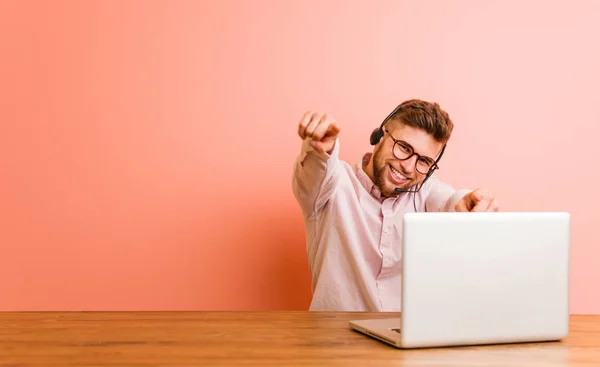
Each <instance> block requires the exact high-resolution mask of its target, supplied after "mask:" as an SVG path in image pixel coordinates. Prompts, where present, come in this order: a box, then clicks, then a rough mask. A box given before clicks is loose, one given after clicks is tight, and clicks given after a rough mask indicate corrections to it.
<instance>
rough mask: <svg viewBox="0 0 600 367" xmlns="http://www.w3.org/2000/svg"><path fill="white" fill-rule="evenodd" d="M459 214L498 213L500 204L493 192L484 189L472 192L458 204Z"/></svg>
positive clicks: (456, 208)
mask: <svg viewBox="0 0 600 367" xmlns="http://www.w3.org/2000/svg"><path fill="white" fill-rule="evenodd" d="M454 210H456V211H457V212H497V211H498V210H500V208H499V207H498V202H497V201H496V199H495V198H494V196H493V195H492V193H491V192H489V191H488V190H484V189H477V190H474V191H471V192H470V193H468V194H467V195H465V196H463V197H462V199H460V200H459V201H458V203H456V206H455V207H454Z"/></svg>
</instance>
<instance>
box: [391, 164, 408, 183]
mask: <svg viewBox="0 0 600 367" xmlns="http://www.w3.org/2000/svg"><path fill="white" fill-rule="evenodd" d="M390 168H391V169H392V174H393V175H394V176H395V177H396V178H398V179H399V180H406V177H404V176H402V174H401V173H400V172H398V171H397V170H396V169H395V168H394V167H392V166H390Z"/></svg>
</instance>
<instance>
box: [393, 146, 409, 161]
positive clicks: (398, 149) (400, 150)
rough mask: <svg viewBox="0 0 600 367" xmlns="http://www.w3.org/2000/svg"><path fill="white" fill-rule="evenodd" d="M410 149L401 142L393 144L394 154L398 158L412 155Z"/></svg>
mask: <svg viewBox="0 0 600 367" xmlns="http://www.w3.org/2000/svg"><path fill="white" fill-rule="evenodd" d="M412 153H413V152H412V149H410V147H407V146H406V145H403V144H401V143H396V144H394V155H395V156H396V158H398V159H406V158H408V157H410V156H411V155H412Z"/></svg>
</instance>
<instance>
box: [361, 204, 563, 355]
mask: <svg viewBox="0 0 600 367" xmlns="http://www.w3.org/2000/svg"><path fill="white" fill-rule="evenodd" d="M570 222H571V217H570V214H569V213H564V212H539V213H527V212H513V213H511V212H482V213H453V212H444V213H441V212H439V213H407V214H406V215H405V216H404V220H403V249H402V252H403V254H402V284H398V287H401V311H402V312H401V314H400V315H401V316H400V318H379V319H366V320H353V321H350V327H351V329H353V330H356V331H358V332H361V333H363V334H366V335H368V336H370V337H372V338H375V339H377V340H380V341H382V342H385V343H388V344H390V345H392V346H394V347H397V348H430V347H448V346H467V345H483V344H506V343H525V342H546V341H560V340H562V339H564V338H566V337H567V335H568V333H569V255H570Z"/></svg>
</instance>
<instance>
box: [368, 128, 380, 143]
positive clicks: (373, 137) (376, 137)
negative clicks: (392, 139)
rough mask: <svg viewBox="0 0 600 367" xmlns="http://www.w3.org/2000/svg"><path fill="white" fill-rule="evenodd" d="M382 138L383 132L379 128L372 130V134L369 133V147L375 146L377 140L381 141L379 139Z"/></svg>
mask: <svg viewBox="0 0 600 367" xmlns="http://www.w3.org/2000/svg"><path fill="white" fill-rule="evenodd" d="M382 137H383V131H382V130H381V128H377V129H375V130H373V132H372V133H371V139H370V141H371V145H375V144H377V143H379V140H381V138H382Z"/></svg>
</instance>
